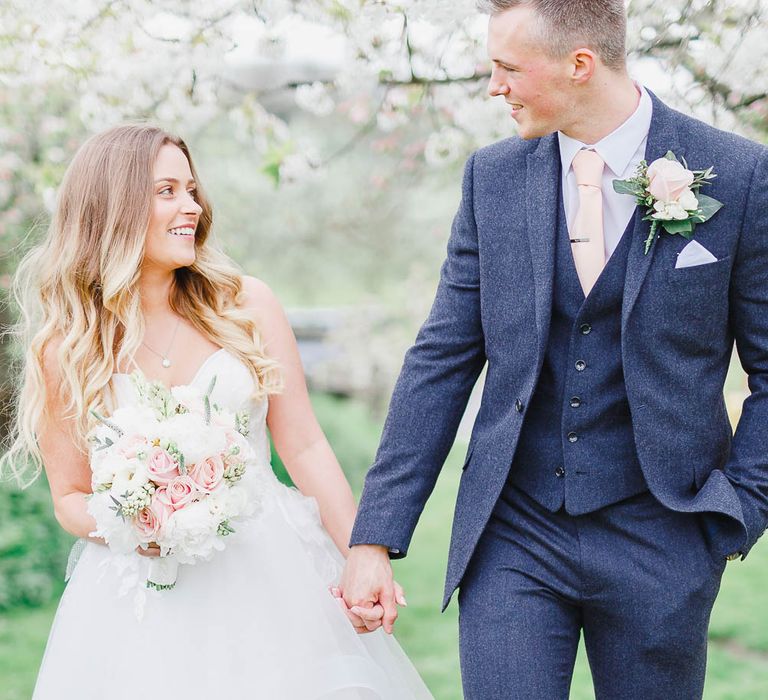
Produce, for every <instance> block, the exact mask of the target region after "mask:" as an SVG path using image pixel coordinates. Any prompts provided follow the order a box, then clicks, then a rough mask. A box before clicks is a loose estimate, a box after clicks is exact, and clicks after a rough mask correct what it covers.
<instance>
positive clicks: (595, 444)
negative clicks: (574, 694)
mask: <svg viewBox="0 0 768 700" xmlns="http://www.w3.org/2000/svg"><path fill="white" fill-rule="evenodd" d="M482 4H483V7H484V9H486V10H488V11H489V12H490V15H491V16H490V22H489V29H488V49H489V54H490V58H491V60H492V63H493V71H492V75H491V79H490V85H489V92H490V94H491V95H494V96H501V97H503V99H504V100H505V101H506V102H507V103H508V104H509V105H510V108H511V110H512V112H511V116H512V118H513V119H514V120H515V122H516V124H517V130H518V133H519V136H520V138H511V139H508V140H506V141H502V142H500V143H496V144H493V145H492V146H489V147H487V148H484V149H481V150H480V151H478V152H476V153H475V154H474V155H472V156H471V157H470V159H469V162H468V164H467V167H466V172H465V176H464V185H463V196H462V201H461V205H460V208H459V211H458V214H457V215H456V218H455V220H454V225H453V229H452V233H451V237H450V241H449V243H448V255H447V259H446V261H445V263H444V265H443V268H442V273H441V279H440V284H439V287H438V291H437V296H436V299H435V302H434V306H433V308H432V311H431V313H430V315H429V318H428V319H427V321H426V323H425V324H424V326H423V327H422V329H421V331H420V333H419V335H418V338H417V340H416V343H415V345H414V346H413V347H412V348H411V350H410V351H409V352H408V354H407V355H406V358H405V363H404V366H403V369H402V373H401V375H400V378H399V381H398V384H397V387H396V389H395V393H394V396H393V398H392V404H391V407H390V411H389V415H388V418H387V422H386V426H385V429H384V434H383V437H382V441H381V446H380V448H379V451H378V455H377V457H376V461H375V463H374V465H373V467H372V468H371V470H370V472H369V474H368V476H367V479H366V483H365V489H364V491H363V496H362V500H361V503H360V509H359V513H358V516H357V520H356V523H355V527H354V530H353V533H352V538H351V543H350V544H351V546H352V550H351V553H350V555H349V558H348V562H347V567H346V570H345V574H344V578H343V580H342V586H341V588H342V594H343V597H344V600H345V602H346V604H347V605H348V606H350V607H352V606H358V607H357V608H355V609H357V610H358V611H360V610H361V609H365V608H372V607H373V606H375V605H376V606H378V605H381V606H382V607H383V609H384V617H383V620H382V622H383V624H384V627H385V629H387V630H391V628H392V624H393V622H394V618H395V617H396V612H395V609H394V603H393V598H394V592H393V584H392V572H391V567H390V564H389V558H390V557H403V556H405V555H406V552H407V550H408V545H409V542H410V539H411V535H412V533H413V530H414V528H415V526H416V522H417V520H418V518H419V515H420V513H421V511H422V508H423V507H424V503H425V502H426V500H427V498H428V497H429V494H430V492H431V491H432V488H433V486H434V484H435V480H436V479H437V476H438V473H439V471H440V469H441V467H442V465H443V462H444V460H445V457H446V455H447V453H448V451H449V449H450V447H451V444H452V442H453V439H454V435H455V433H456V429H457V425H458V423H459V420H460V418H461V416H462V412H463V410H464V407H465V404H466V402H467V398H468V396H469V393H470V390H471V389H472V386H473V384H474V383H475V380H476V379H477V377H478V374H479V373H480V371H481V369H482V368H483V366H484V365H486V364H487V367H488V369H487V376H486V380H485V389H484V393H483V398H482V404H481V407H480V412H479V415H478V417H477V421H476V423H475V427H474V431H473V434H472V438H471V440H470V445H469V449H468V451H467V456H466V462H465V464H464V469H463V474H462V478H461V484H460V487H459V493H458V501H457V504H456V513H455V519H454V523H453V536H452V542H451V548H450V554H449V562H448V574H447V580H446V585H445V597H444V601H443V605H444V607H445V606H446V605H447V604H448V601H449V599H450V597H451V595H452V594H453V592H454V590H455V589H456V588H457V587H458V588H459V589H460V592H459V608H460V646H461V662H462V676H463V684H464V692H465V697H466V698H467V699H468V700H492V699H496V698H499V699H502V698H503V699H504V700H506V699H508V698H520V699H522V700H530V699H539V698H540V699H541V700H556V699H559V698H567V697H568V691H569V686H570V682H571V675H572V670H573V665H574V658H575V655H576V648H577V644H578V641H579V635H580V633H581V632H583V634H584V640H585V644H586V649H587V653H588V656H589V662H590V667H591V670H592V674H593V678H594V684H595V689H596V693H597V697H598V698H606V699H610V700H618V699H623V698H642V699H643V700H649V699H653V698H657V699H659V700H662V699H668V698H686V699H688V698H697V697H701V695H702V688H703V684H704V670H705V660H706V640H707V625H708V622H709V615H710V611H711V609H712V605H713V603H714V600H715V596H716V594H717V591H718V588H719V585H720V577H721V575H722V572H723V568H724V567H725V564H726V557H728V558H735V556H737V555H741V556H746V554H747V553H748V552H749V550H750V548H751V547H752V545H753V544H754V543H755V541H756V540H757V538H758V537H759V536H760V535H761V534H762V532H763V530H764V529H765V526H766V521H767V519H768V187H767V186H766V183H768V151H767V150H766V149H765V148H763V147H761V146H759V145H757V144H755V143H751V142H749V141H747V140H744V139H742V138H739V137H737V136H734V135H732V134H728V133H724V132H721V131H717V130H715V129H713V128H711V127H709V126H706V125H705V124H703V123H701V122H698V121H696V120H695V119H692V118H691V117H688V116H686V115H683V114H681V113H679V112H675V111H673V110H672V109H670V108H669V107H667V106H665V105H664V104H663V103H662V102H660V101H659V100H658V99H657V98H656V97H655V96H654V95H652V94H650V93H649V92H647V91H646V90H645V89H644V88H642V87H640V86H638V85H637V84H635V83H633V82H632V80H631V79H630V78H629V77H628V75H627V72H626V66H625V32H626V19H625V14H624V1H623V0H489V1H488V2H484V3H482ZM668 151H672V152H673V153H674V154H675V156H677V158H678V159H682V158H685V162H686V163H687V164H688V165H689V167H690V168H691V169H692V170H705V169H707V168H709V167H712V168H713V169H714V172H715V173H716V174H717V176H718V177H717V179H715V180H714V181H713V182H712V183H711V184H709V185H706V186H705V187H704V189H703V191H702V192H701V194H706V195H708V196H710V197H712V198H714V199H716V200H719V201H720V202H722V203H723V207H722V209H720V211H718V212H717V213H716V214H715V215H714V216H713V217H712V218H711V219H710V220H709V221H708V222H707V223H703V224H699V225H698V226H696V228H695V232H694V234H695V235H694V238H693V240H692V241H688V240H686V239H685V238H684V237H682V236H681V235H670V234H668V233H666V232H662V233H661V235H660V236H659V238H658V239H656V240H655V242H654V244H653V245H652V247H651V248H650V250H649V251H648V253H647V254H645V253H644V241H645V239H646V238H647V236H648V233H649V222H647V221H643V217H644V215H645V213H646V212H645V209H642V210H641V209H638V208H637V205H636V202H635V198H634V197H633V196H631V195H627V194H618V193H617V192H615V191H614V189H613V181H614V180H618V179H626V178H629V177H632V176H633V175H634V174H635V171H636V168H637V166H638V165H639V163H640V161H641V160H643V159H645V160H646V161H647V162H648V163H651V162H653V161H654V160H656V159H658V158H661V157H663V156H664V155H665V154H666V153H667V152H668ZM680 170H682V168H680ZM678 174H679V173H678ZM674 175H675V173H671V174H670V173H667V174H666V175H664V177H662V179H660V180H659V181H658V182H657V185H658V187H660V188H661V189H662V190H665V188H666V190H665V191H667V192H671V191H672V190H675V188H676V187H677V185H679V182H676V181H674V179H670V178H672V176H674ZM679 190H680V188H679V187H677V191H678V192H679ZM734 340H735V343H736V346H737V349H738V354H739V358H740V360H741V362H742V365H743V367H744V369H745V370H746V372H747V373H748V375H749V386H750V389H751V394H750V396H749V398H747V399H746V401H745V402H744V406H743V411H742V416H741V420H740V422H739V426H738V430H737V432H736V434H735V436H732V433H731V430H730V425H729V422H728V415H727V413H726V408H725V405H724V401H723V393H722V392H723V382H724V379H725V376H726V372H727V369H728V365H729V360H730V357H731V352H732V348H733V343H734ZM369 624H370V623H369ZM370 626H375V625H370Z"/></svg>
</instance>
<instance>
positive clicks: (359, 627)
mask: <svg viewBox="0 0 768 700" xmlns="http://www.w3.org/2000/svg"><path fill="white" fill-rule="evenodd" d="M393 584H394V589H395V601H396V602H397V604H398V605H401V606H407V605H408V603H407V602H406V600H405V592H404V591H403V587H402V586H401V585H400V584H399V583H398V582H397V581H393ZM330 591H331V595H333V597H334V598H336V600H338V601H339V602H340V604H341V607H342V609H343V610H344V614H345V615H346V616H347V619H348V620H349V621H350V622H351V623H352V627H354V629H355V631H356V632H357V633H358V634H367V633H368V632H375V631H376V630H377V629H378V628H379V627H381V620H382V618H383V617H384V608H383V607H382V606H381V605H380V604H378V603H377V604H376V605H373V606H372V607H370V608H363V607H360V606H353V607H352V608H351V609H350V608H348V607H347V605H346V603H345V602H344V598H343V597H342V593H341V590H340V589H339V588H337V587H332V588H331V589H330Z"/></svg>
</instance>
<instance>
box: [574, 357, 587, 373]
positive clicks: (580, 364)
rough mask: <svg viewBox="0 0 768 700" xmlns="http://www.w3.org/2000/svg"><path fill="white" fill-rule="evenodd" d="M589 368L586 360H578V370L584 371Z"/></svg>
mask: <svg viewBox="0 0 768 700" xmlns="http://www.w3.org/2000/svg"><path fill="white" fill-rule="evenodd" d="M586 368H587V363H586V362H584V360H576V371H577V372H583V371H584V370H585V369H586Z"/></svg>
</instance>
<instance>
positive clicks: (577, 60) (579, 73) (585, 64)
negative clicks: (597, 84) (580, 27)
mask: <svg viewBox="0 0 768 700" xmlns="http://www.w3.org/2000/svg"><path fill="white" fill-rule="evenodd" d="M569 65H570V71H571V80H572V81H573V82H574V84H576V85H580V84H583V83H586V82H587V81H589V80H590V79H591V78H592V76H593V75H594V74H595V69H596V68H597V56H596V55H595V52H594V51H592V50H590V49H587V48H581V49H576V50H575V51H573V52H572V53H571V56H570V61H569Z"/></svg>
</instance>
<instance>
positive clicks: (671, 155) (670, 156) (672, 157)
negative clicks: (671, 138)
mask: <svg viewBox="0 0 768 700" xmlns="http://www.w3.org/2000/svg"><path fill="white" fill-rule="evenodd" d="M664 157H665V158H666V159H667V160H677V156H676V155H675V154H674V153H672V151H667V152H666V153H665V154H664Z"/></svg>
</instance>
